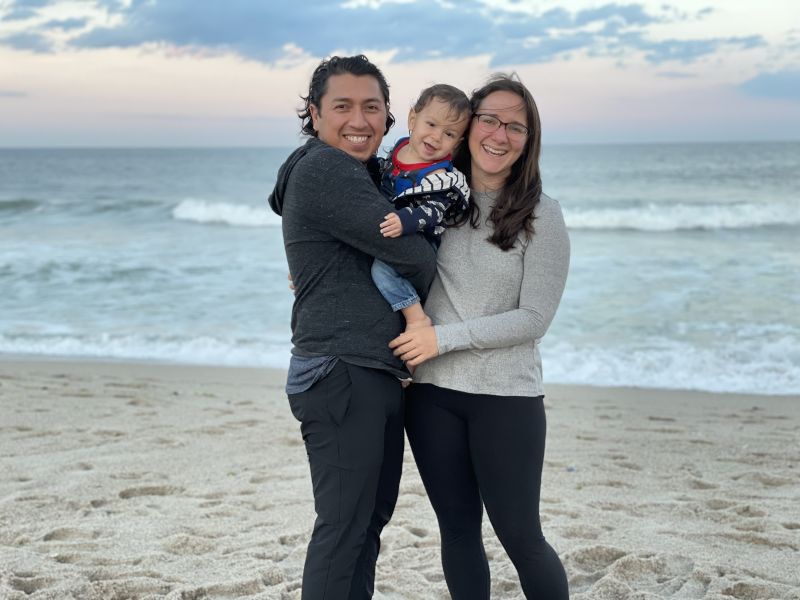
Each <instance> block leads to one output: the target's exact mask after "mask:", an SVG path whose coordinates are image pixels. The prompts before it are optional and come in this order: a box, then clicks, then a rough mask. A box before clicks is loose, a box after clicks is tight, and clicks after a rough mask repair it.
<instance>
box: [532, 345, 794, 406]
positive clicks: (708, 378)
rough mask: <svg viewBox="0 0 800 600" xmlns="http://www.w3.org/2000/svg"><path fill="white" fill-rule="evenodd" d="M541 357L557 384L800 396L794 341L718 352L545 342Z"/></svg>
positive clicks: (547, 373)
mask: <svg viewBox="0 0 800 600" xmlns="http://www.w3.org/2000/svg"><path fill="white" fill-rule="evenodd" d="M541 351H542V360H543V363H544V378H545V381H549V382H553V383H573V384H585V385H608V386H634V387H643V388H663V389H692V390H704V391H709V392H740V393H750V394H800V343H798V340H797V339H796V338H795V337H791V336H785V337H781V338H778V339H774V340H771V341H763V342H760V343H759V342H756V341H753V340H750V341H749V342H746V343H738V344H735V343H731V344H727V345H722V346H721V347H714V348H708V347H705V348H698V347H696V346H692V345H691V344H688V343H686V342H681V341H676V340H670V339H654V340H645V341H642V340H638V341H637V342H635V343H632V344H630V345H628V346H622V347H620V346H616V347H611V346H605V347H602V348H598V347H592V346H587V347H581V348H577V347H575V346H574V345H572V344H570V343H567V342H556V343H553V344H548V343H547V340H545V341H544V343H543V344H542V350H541Z"/></svg>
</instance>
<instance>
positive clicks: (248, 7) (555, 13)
mask: <svg viewBox="0 0 800 600" xmlns="http://www.w3.org/2000/svg"><path fill="white" fill-rule="evenodd" d="M93 2H94V6H95V8H97V9H99V10H100V11H102V12H103V13H104V14H106V15H108V16H109V18H110V19H111V20H110V22H113V23H115V24H114V25H113V26H109V25H104V26H100V27H96V28H94V29H91V30H89V31H86V32H83V33H81V34H79V35H77V36H75V37H73V38H72V39H71V40H70V41H69V42H68V44H69V45H71V46H72V47H76V48H108V47H122V48H127V47H137V46H141V45H144V44H148V43H163V44H168V45H172V46H178V47H181V48H185V49H188V50H189V51H191V50H192V49H194V50H195V51H197V52H198V53H202V52H208V51H209V50H210V51H212V52H232V53H235V54H238V55H240V56H242V57H245V58H249V59H253V60H256V61H260V62H266V63H271V64H277V63H278V62H279V61H280V60H281V59H283V58H284V57H285V55H286V48H295V49H299V50H300V51H301V52H303V53H306V54H308V55H311V56H326V55H329V54H331V53H333V52H343V53H356V52H362V51H364V50H365V49H370V50H375V51H380V52H391V53H392V60H393V61H395V62H405V61H413V60H425V59H433V58H449V57H466V56H481V55H484V56H485V55H489V57H490V64H491V66H492V67H497V66H501V65H509V64H523V63H537V62H539V63H541V62H549V61H552V60H555V59H557V58H562V57H568V56H570V54H571V53H573V52H575V51H585V52H587V53H588V54H590V55H592V56H614V57H619V56H623V55H625V54H629V53H632V52H633V53H644V56H645V57H646V59H647V60H648V61H649V62H651V63H657V64H658V63H663V62H669V61H677V62H681V63H690V62H692V61H695V60H697V59H698V58H700V57H703V56H706V55H708V54H710V53H713V52H715V51H717V50H718V49H719V48H720V47H721V46H723V45H726V44H727V45H735V46H739V47H743V48H748V47H753V46H754V45H757V44H759V43H763V40H761V39H760V38H758V36H754V37H753V38H730V39H718V38H711V39H695V40H677V39H670V40H663V41H653V40H651V39H650V38H649V37H648V35H647V33H648V31H647V28H648V27H649V26H650V25H653V24H661V23H671V22H678V21H683V20H686V19H690V18H701V17H702V16H705V15H707V14H708V13H709V11H710V10H711V9H703V10H700V12H699V13H697V16H694V17H693V16H687V15H685V14H682V13H680V12H679V11H677V10H676V9H674V8H673V7H670V6H669V5H662V6H661V8H660V9H657V11H658V12H652V11H651V10H650V9H648V8H646V7H645V5H644V4H639V3H630V4H617V3H607V4H604V5H602V6H599V7H595V8H590V9H585V10H578V11H569V10H566V9H564V8H555V9H551V10H547V11H545V12H543V13H541V14H531V13H530V12H529V11H525V10H523V5H522V4H521V3H520V4H519V6H518V7H517V5H515V4H513V3H512V4H510V5H509V4H507V5H506V8H499V7H496V6H495V7H490V6H489V5H487V4H486V2H487V0H480V1H479V0H461V1H459V2H458V3H454V2H450V1H447V0H428V1H423V0H410V1H407V2H355V1H350V2H344V0H342V1H341V2H339V3H337V2H332V1H330V0H306V1H305V2H303V3H302V4H301V3H293V4H291V5H289V6H287V5H285V4H283V3H276V2H263V1H261V0H228V1H227V2H225V3H222V2H196V1H195V0H128V1H127V2H123V1H122V0H93ZM45 3H46V0H26V1H25V2H23V1H20V0H18V1H17V2H16V3H15V4H13V5H12V7H13V9H14V10H22V9H33V8H38V7H41V6H43V5H44V4H45ZM106 22H109V20H106ZM398 23H399V24H408V26H405V25H403V26H397V25H396V24H398ZM56 24H60V25H56ZM85 25H86V22H85V21H84V22H83V23H81V22H80V20H79V19H66V20H62V21H51V22H49V23H47V24H45V25H43V26H42V29H40V30H39V31H40V32H42V31H45V32H46V28H47V27H48V26H49V27H53V26H60V27H61V28H62V29H71V28H78V27H83V26H85ZM29 35H32V34H29ZM748 40H749V41H748ZM23 42H24V40H17V41H16V42H15V44H16V45H15V47H19V44H22V43H23ZM33 42H34V39H33V38H30V39H29V40H28V43H29V44H33ZM5 43H10V42H8V41H6V42H5ZM36 47H37V48H38V49H39V50H38V51H43V48H44V44H43V43H42V41H41V40H39V45H38V46H36ZM29 49H30V48H29Z"/></svg>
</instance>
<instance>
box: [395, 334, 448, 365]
mask: <svg viewBox="0 0 800 600" xmlns="http://www.w3.org/2000/svg"><path fill="white" fill-rule="evenodd" d="M389 348H392V349H393V350H394V355H395V356H397V357H399V358H400V359H401V360H403V362H405V363H406V365H408V366H409V367H417V366H419V365H421V364H422V363H424V362H425V361H426V360H430V359H432V358H434V357H436V356H439V346H438V344H437V340H436V330H435V329H434V328H433V327H431V326H427V327H420V328H418V329H410V330H409V331H406V332H405V333H401V334H400V335H398V336H397V337H396V338H394V339H393V340H392V341H391V342H389Z"/></svg>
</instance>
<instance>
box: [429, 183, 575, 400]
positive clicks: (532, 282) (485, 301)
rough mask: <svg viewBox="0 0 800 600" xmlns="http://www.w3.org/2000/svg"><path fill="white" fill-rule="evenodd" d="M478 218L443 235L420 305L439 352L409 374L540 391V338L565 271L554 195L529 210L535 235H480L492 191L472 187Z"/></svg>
mask: <svg viewBox="0 0 800 600" xmlns="http://www.w3.org/2000/svg"><path fill="white" fill-rule="evenodd" d="M472 197H473V201H474V202H476V203H477V204H478V206H479V208H480V210H481V220H482V221H483V222H482V223H481V225H480V227H479V228H478V229H473V228H472V227H470V226H469V224H465V225H463V226H461V227H458V228H450V229H448V230H447V231H445V233H444V235H443V237H442V246H441V248H440V249H439V254H438V257H437V261H438V265H437V274H436V279H435V280H434V282H433V285H432V286H431V290H430V293H429V295H428V300H427V302H426V303H425V312H427V313H428V315H429V316H430V317H431V319H433V322H434V324H435V325H436V327H435V331H436V337H437V341H438V346H439V356H438V357H436V358H434V359H432V360H430V361H428V362H426V363H424V364H422V365H420V366H419V367H418V368H417V370H416V372H415V373H414V380H415V381H418V382H421V383H432V384H434V385H437V386H440V387H445V388H450V389H454V390H459V391H463V392H469V393H473V394H494V395H502V396H539V395H541V394H543V393H544V388H543V385H542V361H541V357H540V356H539V348H538V344H539V340H540V339H541V338H542V336H544V334H545V332H546V331H547V328H548V327H549V326H550V322H551V321H552V320H553V317H554V316H555V313H556V309H557V308H558V304H559V302H560V301H561V295H562V293H563V291H564V286H565V284H566V280H567V271H568V270H569V251H570V246H569V237H568V236H567V229H566V226H565V224H564V217H563V216H562V214H561V207H560V206H559V204H558V202H556V201H555V200H553V199H552V198H549V197H547V196H545V195H544V194H543V195H542V197H541V201H540V202H539V204H538V205H537V207H536V210H535V211H534V217H535V219H534V221H533V227H534V234H533V236H532V237H531V239H530V240H526V239H525V236H524V234H523V235H521V236H520V238H519V239H518V241H517V244H516V245H515V247H514V248H512V249H511V250H508V251H506V252H504V251H502V250H501V249H500V248H498V247H497V246H495V245H493V244H491V243H490V242H489V241H488V240H487V239H486V238H487V237H488V235H489V233H490V231H491V229H490V228H491V225H490V224H489V225H487V224H486V218H487V217H488V215H489V211H490V209H491V204H492V202H493V199H494V196H493V195H492V194H486V193H479V192H474V191H473V195H472Z"/></svg>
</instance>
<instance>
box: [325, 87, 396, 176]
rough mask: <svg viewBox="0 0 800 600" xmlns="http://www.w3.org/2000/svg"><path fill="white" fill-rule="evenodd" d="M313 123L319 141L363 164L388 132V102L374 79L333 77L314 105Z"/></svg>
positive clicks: (375, 150)
mask: <svg viewBox="0 0 800 600" xmlns="http://www.w3.org/2000/svg"><path fill="white" fill-rule="evenodd" d="M310 109H311V121H312V123H313V124H314V130H315V131H316V132H317V137H319V139H321V140H322V141H323V142H325V143H326V144H328V145H330V146H333V147H334V148H339V150H344V151H345V152H347V153H348V154H349V155H350V156H352V157H353V158H357V159H358V160H360V161H362V162H364V161H366V160H367V159H369V157H370V156H372V155H373V154H375V153H376V152H377V151H378V147H379V146H380V145H381V141H382V140H383V132H384V130H385V128H386V111H387V108H386V100H385V99H384V97H383V93H381V88H380V85H379V84H378V80H377V79H375V78H374V77H373V76H371V75H362V76H356V75H351V74H349V73H343V74H341V75H331V76H330V77H329V78H328V89H327V90H326V92H325V94H324V95H323V96H322V98H321V99H320V101H319V108H317V107H316V106H314V105H313V104H312V105H311V107H310Z"/></svg>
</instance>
